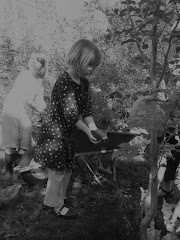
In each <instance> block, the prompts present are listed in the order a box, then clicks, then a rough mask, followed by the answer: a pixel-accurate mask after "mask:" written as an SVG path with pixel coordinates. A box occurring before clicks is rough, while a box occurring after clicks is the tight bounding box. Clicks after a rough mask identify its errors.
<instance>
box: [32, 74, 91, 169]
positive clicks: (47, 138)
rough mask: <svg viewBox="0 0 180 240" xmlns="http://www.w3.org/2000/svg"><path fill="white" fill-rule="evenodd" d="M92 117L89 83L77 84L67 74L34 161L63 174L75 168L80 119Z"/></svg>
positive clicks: (53, 98) (57, 88)
mask: <svg viewBox="0 0 180 240" xmlns="http://www.w3.org/2000/svg"><path fill="white" fill-rule="evenodd" d="M91 115H92V104H91V98H90V94H89V82H88V80H87V79H85V78H81V84H80V85H79V84H77V83H75V82H74V81H73V80H72V79H71V77H70V76H69V74H68V73H67V72H65V73H64V74H63V75H62V76H60V77H59V78H58V80H57V81H56V83H55V84H54V87H53V90H52V95H51V104H50V106H49V108H48V111H47V115H46V117H45V118H44V122H43V124H42V126H41V130H40V134H39V139H38V141H37V146H36V148H35V156H34V160H35V161H36V162H38V163H40V164H41V165H42V166H43V167H48V168H50V169H53V170H57V171H63V170H65V169H71V168H72V167H73V161H74V153H75V143H76V130H77V128H76V126H75V124H76V123H77V121H78V120H79V118H80V116H82V117H83V118H85V117H88V116H91Z"/></svg>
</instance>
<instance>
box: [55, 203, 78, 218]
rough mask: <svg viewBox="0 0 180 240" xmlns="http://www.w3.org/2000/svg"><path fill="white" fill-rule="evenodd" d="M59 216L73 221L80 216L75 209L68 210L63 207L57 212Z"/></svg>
mask: <svg viewBox="0 0 180 240" xmlns="http://www.w3.org/2000/svg"><path fill="white" fill-rule="evenodd" d="M56 214H57V216H59V217H62V218H65V219H72V218H75V217H76V216H77V215H78V211H77V209H75V208H67V207H65V206H62V207H61V208H60V209H59V210H58V211H57V212H56Z"/></svg>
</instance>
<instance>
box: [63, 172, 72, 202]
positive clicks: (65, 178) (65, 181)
mask: <svg viewBox="0 0 180 240" xmlns="http://www.w3.org/2000/svg"><path fill="white" fill-rule="evenodd" d="M71 175H72V170H65V175H64V183H63V184H64V185H63V197H64V199H65V197H66V190H67V187H68V184H69V181H70V178H71Z"/></svg>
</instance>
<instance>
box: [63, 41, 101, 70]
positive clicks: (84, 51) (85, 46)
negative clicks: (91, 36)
mask: <svg viewBox="0 0 180 240" xmlns="http://www.w3.org/2000/svg"><path fill="white" fill-rule="evenodd" d="M66 61H67V64H68V65H69V66H71V67H72V68H73V69H74V70H75V71H76V72H77V73H80V74H83V73H84V72H85V68H86V67H87V66H88V65H91V66H93V67H97V66H99V65H100V64H101V62H102V54H101V51H100V50H99V49H98V47H97V46H96V45H95V44H94V43H93V42H91V41H90V40H88V39H80V40H78V41H77V42H75V43H74V44H73V46H72V47H71V49H70V51H69V53H68V56H67V59H66Z"/></svg>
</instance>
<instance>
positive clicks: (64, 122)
mask: <svg viewBox="0 0 180 240" xmlns="http://www.w3.org/2000/svg"><path fill="white" fill-rule="evenodd" d="M101 60H102V55H101V52H100V50H99V49H98V48H97V47H96V45H95V44H94V43H93V42H91V41H89V40H87V39H81V40H79V41H77V42H76V43H75V44H74V45H73V46H72V48H71V49H70V51H69V54H68V56H67V64H68V65H69V68H68V70H67V71H66V72H64V73H63V74H62V75H61V76H59V77H58V79H57V81H56V83H55V85H54V87H53V90H52V95H51V104H50V106H49V109H48V114H47V116H46V117H45V119H44V122H43V124H42V127H41V132H40V136H39V140H38V142H37V146H36V148H35V157H34V160H35V161H36V162H37V163H39V164H41V165H42V167H46V168H47V169H48V182H47V187H46V194H45V198H44V205H45V207H46V206H48V207H53V208H54V211H55V213H56V214H57V215H58V216H61V217H64V218H72V217H75V216H76V215H77V210H76V209H73V208H67V207H65V206H64V198H65V195H66V189H67V186H68V184H69V180H70V177H71V172H72V167H73V162H74V156H75V139H76V129H77V128H78V129H80V130H82V131H84V132H85V133H86V134H87V136H88V137H89V139H90V141H92V142H93V143H96V138H95V137H93V135H92V132H91V130H94V131H95V130H96V129H97V127H96V125H95V123H94V120H93V118H92V110H91V99H90V94H89V82H88V78H89V77H90V76H91V75H92V74H93V72H94V70H95V69H96V67H97V66H99V65H100V63H101ZM81 117H83V119H84V120H85V123H86V124H87V125H86V124H85V123H83V121H81V120H80V119H81Z"/></svg>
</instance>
